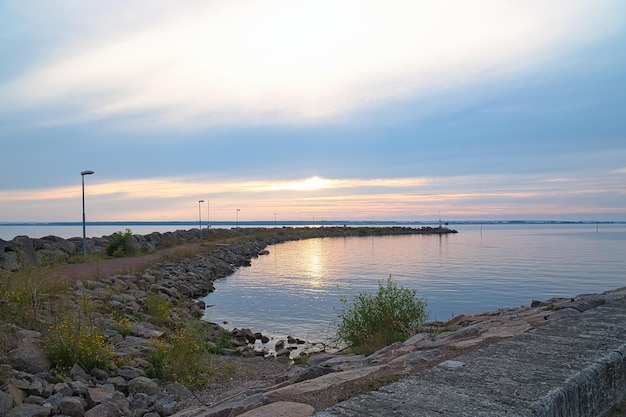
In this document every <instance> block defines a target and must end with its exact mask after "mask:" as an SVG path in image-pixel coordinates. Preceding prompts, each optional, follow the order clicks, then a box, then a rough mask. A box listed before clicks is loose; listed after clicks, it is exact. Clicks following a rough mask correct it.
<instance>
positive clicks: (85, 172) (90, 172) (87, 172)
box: [80, 170, 93, 175]
mask: <svg viewBox="0 0 626 417" xmlns="http://www.w3.org/2000/svg"><path fill="white" fill-rule="evenodd" d="M91 174H93V171H91V170H87V171H83V172H81V173H80V175H91Z"/></svg>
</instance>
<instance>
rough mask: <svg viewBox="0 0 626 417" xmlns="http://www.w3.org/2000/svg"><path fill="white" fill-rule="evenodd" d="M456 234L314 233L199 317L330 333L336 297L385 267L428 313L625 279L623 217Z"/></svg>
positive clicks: (229, 286)
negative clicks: (318, 235)
mask: <svg viewBox="0 0 626 417" xmlns="http://www.w3.org/2000/svg"><path fill="white" fill-rule="evenodd" d="M454 228H455V229H457V230H458V231H459V233H458V234H453V235H443V236H439V235H433V236H423V235H412V236H382V237H348V238H321V239H309V240H302V241H294V242H287V243H282V244H279V245H274V246H270V247H269V248H268V249H269V251H270V254H269V255H266V256H261V257H259V258H258V259H254V260H253V261H252V266H250V267H246V268H241V269H239V270H238V271H237V272H236V273H235V274H233V275H231V276H229V277H227V278H225V279H222V280H219V281H217V282H216V283H215V287H216V291H215V292H214V293H211V294H209V295H208V296H207V297H205V299H204V300H205V302H206V303H207V304H209V305H212V306H211V307H209V308H208V309H207V313H206V315H205V318H206V319H208V320H210V321H213V322H217V323H220V324H222V323H226V327H229V328H235V327H239V328H242V327H247V328H250V329H252V330H253V331H256V332H263V333H264V334H269V335H273V336H284V335H288V334H290V335H294V336H298V337H302V338H307V339H309V340H313V341H322V340H327V339H328V338H331V337H332V336H334V329H335V327H334V324H333V322H334V321H335V320H336V317H337V313H336V311H337V309H338V308H341V307H342V304H341V302H340V296H341V295H342V294H343V295H348V296H350V295H351V294H354V293H357V292H360V291H372V292H375V291H376V290H377V288H378V282H379V281H381V280H386V279H387V278H388V277H389V276H390V275H391V276H392V277H393V279H394V280H395V281H396V282H397V283H398V284H399V285H401V286H404V287H408V288H414V289H417V290H418V294H419V295H420V296H423V297H425V298H426V299H427V302H428V310H429V311H430V318H431V319H433V320H434V319H437V320H448V319H450V318H451V317H453V316H456V315H459V314H468V313H477V312H484V311H493V310H497V309H498V308H508V307H517V306H520V305H529V304H530V302H531V300H533V299H537V300H546V299H549V298H551V297H570V296H574V295H578V294H581V293H597V292H603V291H606V290H611V289H615V288H619V287H623V286H626V225H624V224H619V225H616V224H602V225H600V226H599V228H597V229H596V225H595V224H582V225H571V224H569V225H560V224H557V225H529V224H525V225H485V226H481V225H454Z"/></svg>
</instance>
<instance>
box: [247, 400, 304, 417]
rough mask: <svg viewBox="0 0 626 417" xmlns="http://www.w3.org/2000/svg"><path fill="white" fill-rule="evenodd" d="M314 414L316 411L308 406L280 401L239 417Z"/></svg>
mask: <svg viewBox="0 0 626 417" xmlns="http://www.w3.org/2000/svg"><path fill="white" fill-rule="evenodd" d="M314 412H315V409H314V408H313V407H311V406H310V405H308V404H303V403H296V402H290V401H278V402H275V403H271V404H267V405H264V406H261V407H259V408H255V409H253V410H250V411H246V412H245V413H243V414H239V417H307V416H310V415H311V414H313V413H314Z"/></svg>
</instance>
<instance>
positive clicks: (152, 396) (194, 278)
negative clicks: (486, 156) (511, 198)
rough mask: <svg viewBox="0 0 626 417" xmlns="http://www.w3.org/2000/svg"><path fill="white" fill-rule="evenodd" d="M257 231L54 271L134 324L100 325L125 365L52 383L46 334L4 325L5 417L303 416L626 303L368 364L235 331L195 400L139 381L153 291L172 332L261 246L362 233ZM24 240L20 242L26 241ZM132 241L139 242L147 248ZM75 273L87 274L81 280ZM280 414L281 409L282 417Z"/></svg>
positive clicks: (567, 304)
mask: <svg viewBox="0 0 626 417" xmlns="http://www.w3.org/2000/svg"><path fill="white" fill-rule="evenodd" d="M331 229H332V230H331ZM264 232H266V231H264V230H263V229H259V230H255V231H249V232H248V234H247V236H246V237H245V238H243V239H237V238H238V237H240V235H241V231H238V230H231V231H228V232H227V233H226V234H225V236H224V238H223V239H222V240H220V241H219V243H216V241H214V242H210V241H209V239H206V241H205V243H201V244H199V248H200V250H197V251H195V252H193V253H191V252H190V253H188V254H185V253H182V254H178V256H173V255H172V254H171V253H170V254H169V255H168V256H165V255H163V256H161V258H160V259H158V261H155V262H152V263H151V264H150V265H149V266H147V267H145V268H144V267H142V268H139V269H134V270H132V271H127V272H125V273H119V272H118V273H114V274H108V273H106V274H102V273H100V272H101V271H102V270H98V269H96V272H93V270H91V272H87V273H86V272H84V271H85V269H84V267H85V266H86V265H80V264H78V265H68V268H69V269H65V268H61V269H59V270H57V272H56V273H61V272H60V271H63V274H64V276H66V277H71V279H72V282H73V284H72V288H73V297H74V298H75V299H76V302H78V300H81V299H89V300H91V302H93V303H94V304H95V305H97V306H105V307H106V309H103V310H112V311H114V312H115V314H118V315H122V316H124V317H127V318H128V319H129V320H130V327H129V331H128V334H121V333H120V332H119V331H118V330H116V327H115V323H114V316H113V314H112V313H98V315H97V320H98V322H99V323H101V324H102V325H103V326H104V328H105V335H106V338H107V341H108V343H109V344H110V346H111V347H112V348H113V349H114V351H115V355H116V357H120V358H126V359H127V360H126V361H125V363H124V364H123V365H122V366H119V367H113V368H112V369H110V370H107V371H105V370H102V369H97V368H94V369H83V368H82V367H80V366H79V365H78V364H76V365H75V366H74V367H73V368H72V370H71V371H70V372H69V374H68V375H65V376H64V377H63V378H58V375H55V374H54V373H53V372H52V370H51V368H50V362H49V360H48V359H47V357H46V356H45V354H44V353H43V352H42V350H41V349H40V345H41V338H42V334H41V333H40V332H37V331H34V330H30V329H26V328H20V327H18V326H16V325H13V324H10V323H8V324H4V325H3V326H2V332H1V334H2V337H3V339H4V340H2V344H1V346H2V347H3V348H4V349H3V351H2V356H3V357H2V360H1V361H0V363H2V368H0V376H1V380H2V382H3V384H2V388H1V391H0V417H5V416H6V417H20V416H30V417H34V416H72V417H82V416H86V417H100V416H102V417H105V416H120V417H121V416H137V417H158V416H175V417H192V416H194V417H219V416H235V415H241V414H244V413H246V412H250V413H253V414H248V415H254V413H255V411H256V410H261V407H268V404H271V406H272V407H273V409H272V413H274V414H275V415H281V414H280V413H281V412H284V410H289V413H290V415H293V416H300V415H302V416H305V415H310V414H312V413H313V412H314V410H320V409H323V408H325V407H328V406H330V405H332V404H334V403H337V402H339V401H342V400H344V399H346V398H349V397H351V396H354V395H357V394H359V393H362V392H366V391H370V390H372V389H375V388H376V387H378V386H381V385H384V384H387V383H390V382H393V381H394V380H397V379H398V378H401V377H404V376H407V375H411V374H412V373H414V372H417V371H418V370H420V369H424V368H426V367H430V366H433V365H435V364H437V363H440V362H442V361H444V360H448V359H450V358H453V357H455V356H458V355H460V354H463V353H466V352H468V351H471V350H474V349H479V348H481V347H483V346H486V345H488V344H490V343H493V342H495V341H498V340H502V339H503V338H507V337H511V336H514V335H517V334H520V333H523V332H526V331H529V330H532V329H534V328H537V327H540V326H543V325H545V324H547V323H549V322H551V321H555V320H560V319H562V318H566V317H570V316H572V315H576V314H580V313H581V312H582V311H585V310H588V309H592V308H596V307H597V306H600V305H602V304H604V303H606V302H610V301H611V300H615V299H619V298H624V297H626V288H624V289H620V290H616V291H610V292H607V293H604V294H598V295H581V296H579V297H574V298H563V299H561V298H559V299H552V300H547V301H532V302H531V303H530V305H529V306H522V307H517V308H511V309H501V310H498V311H495V312H490V313H484V314H476V315H472V316H459V317H456V318H454V319H452V320H450V321H448V322H446V323H429V324H428V325H427V326H425V327H424V329H423V331H422V332H421V333H419V334H416V335H414V336H413V337H411V338H410V339H408V340H407V341H405V342H403V343H395V344H393V345H391V346H388V347H386V348H384V349H381V350H380V351H378V352H375V353H374V354H372V355H369V356H367V357H365V356H362V355H350V354H346V353H329V352H320V353H315V354H311V355H308V356H304V357H303V360H295V361H294V360H293V358H292V359H291V360H290V356H291V355H290V352H291V350H292V348H293V347H295V346H297V345H298V341H297V340H296V338H294V339H293V340H284V341H280V342H283V344H284V346H285V347H284V348H283V349H281V350H279V352H276V355H274V354H271V355H270V354H268V353H269V350H268V348H266V347H264V345H267V343H268V342H269V340H267V338H264V335H261V334H256V333H254V332H253V331H252V330H248V329H235V330H233V331H232V332H231V333H230V335H229V338H230V340H229V343H230V345H231V346H232V347H231V348H228V349H222V355H221V356H219V358H216V359H215V361H216V363H217V364H223V365H227V366H229V367H231V368H233V369H235V371H234V372H233V373H232V374H230V376H229V377H227V378H225V379H223V380H220V379H219V378H217V379H216V381H215V382H214V383H212V384H211V385H210V386H208V387H206V388H202V389H199V390H195V391H193V392H192V391H190V390H189V389H187V388H186V387H184V386H182V385H179V384H175V383H166V382H164V381H161V380H158V379H156V378H149V377H148V376H147V372H146V369H147V366H148V363H147V361H146V355H147V351H148V349H149V341H150V340H153V339H155V338H157V339H158V338H160V337H161V336H162V335H163V334H164V332H165V331H166V329H165V328H162V327H159V326H157V325H155V324H154V323H152V322H151V321H150V320H148V317H147V316H146V313H145V309H144V306H145V304H146V300H147V295H148V293H150V292H152V293H154V292H156V293H158V294H159V295H160V296H161V297H162V298H163V299H164V300H168V301H169V302H171V303H172V305H174V306H175V307H176V309H175V310H174V311H173V312H172V313H171V314H170V315H169V316H168V318H167V320H168V321H169V322H171V323H177V322H178V323H184V322H185V321H187V320H189V319H190V318H194V317H196V318H197V317H201V316H202V314H203V313H204V308H205V306H204V305H203V304H202V303H201V302H200V301H198V298H200V297H203V296H204V295H206V294H207V293H208V292H210V291H212V290H213V281H214V280H215V279H217V278H220V277H224V276H227V275H229V274H230V273H232V272H233V271H234V270H235V268H237V267H239V266H243V265H248V264H249V262H250V260H251V259H252V258H254V257H256V256H259V254H262V253H265V252H264V251H265V250H266V247H267V245H270V244H274V243H280V242H282V241H286V240H294V239H304V238H310V237H322V235H323V236H346V235H360V234H361V233H363V232H362V231H360V229H355V230H347V229H345V228H325V230H320V229H309V230H296V231H293V230H291V232H292V233H289V234H287V233H285V234H283V235H280V234H277V233H274V234H269V233H267V234H265V235H263V233H264ZM294 232H295V233H294ZM397 232H401V233H407V232H411V231H407V230H397ZM435 232H436V231H435ZM215 233H219V232H215ZM347 233H353V234H347ZM430 233H434V232H433V231H430ZM180 234H181V235H183V237H184V236H186V234H189V238H188V239H187V240H186V241H185V240H182V242H183V243H184V242H188V243H189V242H194V241H195V242H196V243H197V241H198V238H199V231H195V234H196V238H195V240H194V239H193V235H194V231H190V232H180ZM262 235H263V236H262ZM158 237H159V236H158V235H155V236H153V237H151V238H147V237H144V238H145V242H154V245H155V246H154V247H155V248H158V247H159V246H158V244H157V243H156V242H157V241H158V240H159V239H157V238H158ZM161 237H162V235H161ZM207 237H208V236H207ZM20 240H21V241H22V244H23V242H24V241H25V240H26V239H23V238H22V239H20ZM51 240H52V239H44V241H51ZM136 240H137V242H138V244H141V240H142V239H140V238H137V239H136ZM166 240H167V239H163V241H166ZM31 241H33V242H34V243H33V250H34V251H35V257H34V259H35V260H36V259H37V256H39V255H37V252H39V251H41V250H50V248H47V249H39V250H37V249H35V248H37V247H40V246H39V244H40V242H38V241H36V240H31ZM105 241H106V239H105V238H101V239H100V240H98V239H93V240H91V242H90V245H91V246H90V247H91V250H92V251H97V250H98V248H103V247H105V243H104V242H105ZM179 242H181V241H180V240H179ZM3 243H6V242H3ZM61 243H62V244H63V242H61ZM161 245H162V246H161V247H165V246H166V245H165V244H163V243H161ZM27 246H28V245H27ZM4 247H5V248H6V247H7V245H4ZM174 249H175V248H174ZM20 250H24V249H20ZM27 250H28V248H27ZM6 252H7V251H6V250H5V252H4V253H5V254H6ZM181 255H185V256H181ZM31 259H32V258H31ZM70 269H71V270H72V272H70ZM81 270H82V271H83V272H82V273H80V272H78V271H81ZM223 331H224V329H223V328H221V327H220V326H219V325H217V324H213V333H212V335H211V336H210V339H211V341H212V342H213V343H217V341H218V339H219V338H220V337H222V335H223ZM290 342H291V343H290ZM281 407H282V410H283V411H280V410H281ZM266 415H267V414H266ZM283 415H285V414H283Z"/></svg>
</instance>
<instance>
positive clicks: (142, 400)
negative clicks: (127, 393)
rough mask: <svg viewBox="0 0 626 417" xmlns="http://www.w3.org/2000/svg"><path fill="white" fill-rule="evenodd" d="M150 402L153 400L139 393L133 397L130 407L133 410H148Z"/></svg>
mask: <svg viewBox="0 0 626 417" xmlns="http://www.w3.org/2000/svg"><path fill="white" fill-rule="evenodd" d="M150 401H151V399H150V396H149V395H148V394H145V393H143V392H138V393H137V394H135V395H133V396H132V398H131V400H130V401H129V403H128V405H129V406H130V409H131V410H137V409H147V408H148V407H149V406H150Z"/></svg>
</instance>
